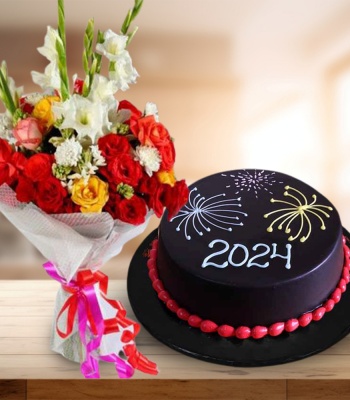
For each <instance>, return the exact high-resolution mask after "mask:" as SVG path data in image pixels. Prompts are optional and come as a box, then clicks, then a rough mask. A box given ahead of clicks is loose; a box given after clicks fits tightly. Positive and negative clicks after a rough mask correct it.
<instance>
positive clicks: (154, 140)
mask: <svg viewBox="0 0 350 400" xmlns="http://www.w3.org/2000/svg"><path fill="white" fill-rule="evenodd" d="M132 132H133V134H134V135H135V136H136V137H137V139H138V140H139V141H140V142H141V144H142V145H144V146H151V147H156V148H157V149H158V148H159V147H163V146H167V145H168V144H169V142H170V141H171V138H170V135H169V132H168V130H167V129H166V128H165V126H164V125H163V124H161V123H160V122H157V121H156V120H155V119H154V116H153V115H147V116H146V117H143V118H140V119H138V120H137V123H136V124H135V125H134V126H133V127H132Z"/></svg>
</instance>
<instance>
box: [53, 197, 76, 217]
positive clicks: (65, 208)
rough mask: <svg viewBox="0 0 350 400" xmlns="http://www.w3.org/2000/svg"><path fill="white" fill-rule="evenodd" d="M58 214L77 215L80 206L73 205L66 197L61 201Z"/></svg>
mask: <svg viewBox="0 0 350 400" xmlns="http://www.w3.org/2000/svg"><path fill="white" fill-rule="evenodd" d="M56 212H59V213H64V214H72V213H79V212H80V206H78V204H75V203H73V201H72V199H71V198H70V197H66V198H65V199H64V200H63V204H62V207H61V209H59V210H58V211H56Z"/></svg>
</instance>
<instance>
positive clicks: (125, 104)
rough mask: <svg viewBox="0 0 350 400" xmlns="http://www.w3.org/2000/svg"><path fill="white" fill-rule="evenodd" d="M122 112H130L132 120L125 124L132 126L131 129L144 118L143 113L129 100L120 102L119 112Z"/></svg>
mask: <svg viewBox="0 0 350 400" xmlns="http://www.w3.org/2000/svg"><path fill="white" fill-rule="evenodd" d="M120 110H129V111H130V118H129V119H128V120H126V121H125V122H124V123H125V124H128V125H129V126H130V129H131V128H132V127H133V126H135V124H136V121H137V120H138V119H139V118H141V117H142V112H141V111H140V110H138V109H137V108H136V107H135V106H134V105H133V104H131V103H130V102H129V101H127V100H122V101H120V102H119V105H118V111H120Z"/></svg>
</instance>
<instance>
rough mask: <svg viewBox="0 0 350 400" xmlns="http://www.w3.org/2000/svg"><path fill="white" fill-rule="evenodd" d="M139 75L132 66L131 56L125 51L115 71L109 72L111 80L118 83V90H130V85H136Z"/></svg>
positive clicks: (116, 64)
mask: <svg viewBox="0 0 350 400" xmlns="http://www.w3.org/2000/svg"><path fill="white" fill-rule="evenodd" d="M138 76H139V74H138V73H137V71H136V69H135V68H134V67H133V65H132V61H131V57H130V54H129V53H128V52H127V51H126V50H125V52H124V54H123V55H122V56H120V57H119V59H118V61H116V63H115V66H114V70H113V71H109V78H110V79H111V80H113V81H115V82H116V84H117V87H118V89H120V90H122V91H125V90H127V89H129V83H135V82H136V79H137V77H138Z"/></svg>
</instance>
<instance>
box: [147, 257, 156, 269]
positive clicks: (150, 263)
mask: <svg viewBox="0 0 350 400" xmlns="http://www.w3.org/2000/svg"><path fill="white" fill-rule="evenodd" d="M147 267H148V269H151V268H155V267H156V264H155V261H154V259H153V258H149V259H148V260H147Z"/></svg>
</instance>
